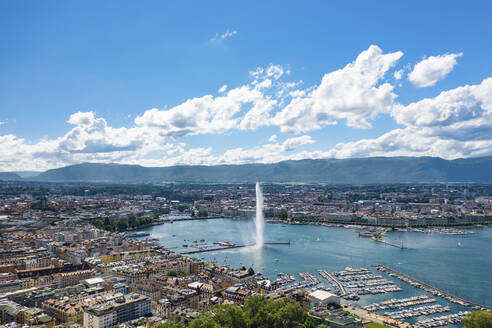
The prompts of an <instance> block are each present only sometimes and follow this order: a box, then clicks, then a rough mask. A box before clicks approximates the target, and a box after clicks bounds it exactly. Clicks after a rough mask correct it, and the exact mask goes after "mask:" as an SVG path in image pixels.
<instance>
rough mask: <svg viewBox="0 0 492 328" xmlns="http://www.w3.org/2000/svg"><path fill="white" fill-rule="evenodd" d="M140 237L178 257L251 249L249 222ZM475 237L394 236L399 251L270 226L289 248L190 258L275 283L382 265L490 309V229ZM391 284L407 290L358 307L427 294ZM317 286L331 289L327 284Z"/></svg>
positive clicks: (179, 225)
mask: <svg viewBox="0 0 492 328" xmlns="http://www.w3.org/2000/svg"><path fill="white" fill-rule="evenodd" d="M143 231H148V232H150V233H151V234H152V238H158V239H159V240H160V242H161V244H162V245H163V246H164V247H166V248H171V249H173V250H174V251H177V252H181V251H186V250H192V249H193V248H191V247H188V248H184V247H182V245H183V244H185V243H186V244H191V243H192V241H194V240H197V241H200V239H205V243H206V244H209V245H210V244H212V243H213V242H217V241H231V242H234V243H236V244H247V243H253V236H254V225H253V222H252V221H251V220H233V219H209V220H200V221H198V220H196V221H179V222H174V223H172V224H171V223H166V224H162V225H158V226H153V227H150V228H147V229H144V230H143ZM475 231H477V232H478V234H475V235H466V236H449V235H441V234H437V233H433V234H424V233H417V232H392V233H390V234H389V235H388V236H387V237H386V239H387V240H389V241H393V242H395V243H398V244H399V243H401V242H402V241H403V243H404V245H405V246H406V247H408V249H405V250H401V249H398V248H396V247H391V246H388V245H384V244H381V243H377V242H374V241H373V240H371V239H369V238H359V237H358V232H359V231H358V230H357V229H346V228H340V227H322V226H312V225H282V224H274V223H267V224H266V225H265V241H266V242H276V241H277V242H278V241H290V242H291V245H290V246H288V245H265V246H264V247H263V249H260V250H252V249H250V248H238V249H231V250H223V251H216V252H209V253H198V254H194V255H193V256H195V257H198V258H201V259H203V260H207V261H215V262H216V263H227V264H230V265H231V266H233V267H239V266H241V265H245V266H246V267H249V266H252V267H253V268H254V269H255V271H257V272H258V271H259V272H261V273H263V275H264V276H267V277H270V278H275V277H276V274H277V273H278V272H285V273H292V274H296V273H298V272H312V273H317V270H318V269H326V270H328V271H340V270H343V269H344V268H345V267H347V266H350V267H352V268H359V267H366V268H369V269H371V270H373V271H376V270H374V268H371V265H373V264H384V265H386V266H388V267H390V268H393V269H395V270H398V271H400V272H402V273H406V274H408V275H410V276H412V277H414V278H417V279H419V280H422V281H424V282H427V283H429V284H431V285H433V286H436V287H438V288H440V289H442V290H444V291H447V292H450V293H452V294H455V295H457V296H460V297H462V298H464V299H467V300H470V301H474V302H476V303H480V304H484V305H489V306H492V229H476V230H475ZM173 235H175V236H174V237H173ZM185 239H186V241H184V240H185ZM458 242H459V243H460V244H461V246H458ZM380 274H382V273H380ZM382 275H383V276H385V277H389V276H387V275H386V274H382ZM389 278H390V279H392V280H394V281H395V282H396V284H397V285H399V286H400V287H402V288H403V289H404V290H403V291H402V292H399V293H393V294H382V295H376V296H372V295H369V296H362V297H361V300H360V301H359V302H358V304H359V305H366V304H370V303H373V302H379V301H382V300H385V299H388V298H391V297H397V298H403V297H409V296H413V295H421V294H425V292H424V291H422V290H419V289H415V288H413V287H411V286H409V285H407V284H405V283H403V282H401V281H399V280H395V279H393V278H391V277H389ZM320 280H321V282H322V283H323V284H325V285H326V286H329V285H328V283H327V282H326V281H324V280H323V279H320ZM438 303H440V304H443V305H450V306H451V307H452V310H453V311H458V310H463V308H461V307H459V306H457V305H455V304H452V303H451V304H449V303H448V302H447V301H445V300H442V299H439V302H438Z"/></svg>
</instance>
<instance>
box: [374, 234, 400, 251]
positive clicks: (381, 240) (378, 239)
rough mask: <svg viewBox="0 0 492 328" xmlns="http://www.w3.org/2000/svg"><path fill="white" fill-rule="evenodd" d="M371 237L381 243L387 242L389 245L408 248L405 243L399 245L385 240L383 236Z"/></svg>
mask: <svg viewBox="0 0 492 328" xmlns="http://www.w3.org/2000/svg"><path fill="white" fill-rule="evenodd" d="M371 239H372V240H374V241H377V242H379V243H383V244H386V245H389V246H393V247H396V248H399V249H407V248H406V247H405V246H403V244H401V245H398V244H395V243H392V242H390V241H387V240H384V239H383V238H376V237H372V238H371Z"/></svg>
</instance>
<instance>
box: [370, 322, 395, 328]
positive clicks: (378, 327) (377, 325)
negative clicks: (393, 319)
mask: <svg viewBox="0 0 492 328" xmlns="http://www.w3.org/2000/svg"><path fill="white" fill-rule="evenodd" d="M365 326H366V327H367V328H390V327H388V326H385V325H382V324H380V323H377V322H369V323H366V324H365Z"/></svg>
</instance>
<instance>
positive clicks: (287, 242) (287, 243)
mask: <svg viewBox="0 0 492 328" xmlns="http://www.w3.org/2000/svg"><path fill="white" fill-rule="evenodd" d="M264 245H290V240H289V241H283V242H271V243H264ZM249 246H255V244H244V245H232V246H225V247H215V248H206V249H197V250H193V251H187V252H183V253H180V254H181V255H189V254H197V253H206V252H216V251H222V250H226V249H233V248H243V247H249Z"/></svg>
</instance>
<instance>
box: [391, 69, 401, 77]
mask: <svg viewBox="0 0 492 328" xmlns="http://www.w3.org/2000/svg"><path fill="white" fill-rule="evenodd" d="M393 77H394V78H395V80H401V78H402V77H403V70H402V69H399V70H397V71H395V72H394V73H393Z"/></svg>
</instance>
